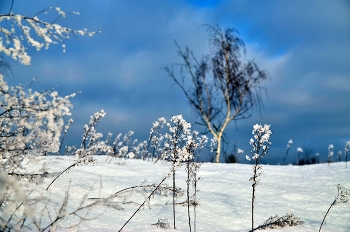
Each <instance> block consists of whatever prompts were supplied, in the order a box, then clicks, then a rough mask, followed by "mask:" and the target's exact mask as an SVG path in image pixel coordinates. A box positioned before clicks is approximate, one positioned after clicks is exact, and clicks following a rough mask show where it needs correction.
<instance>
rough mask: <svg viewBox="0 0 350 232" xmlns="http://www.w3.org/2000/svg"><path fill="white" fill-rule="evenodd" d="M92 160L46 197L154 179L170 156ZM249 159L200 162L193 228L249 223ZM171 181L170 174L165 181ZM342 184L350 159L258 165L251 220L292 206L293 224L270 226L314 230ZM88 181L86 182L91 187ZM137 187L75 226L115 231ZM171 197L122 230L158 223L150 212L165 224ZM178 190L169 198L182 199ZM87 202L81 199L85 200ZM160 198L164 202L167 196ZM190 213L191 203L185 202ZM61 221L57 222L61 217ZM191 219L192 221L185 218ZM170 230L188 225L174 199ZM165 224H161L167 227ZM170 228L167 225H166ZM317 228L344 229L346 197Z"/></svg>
mask: <svg viewBox="0 0 350 232" xmlns="http://www.w3.org/2000/svg"><path fill="white" fill-rule="evenodd" d="M96 158H97V164H96V166H92V165H87V166H78V167H74V168H73V169H71V170H70V171H69V172H68V173H65V174H64V175H63V176H62V177H60V178H59V179H57V181H56V182H55V183H54V184H53V185H52V186H51V187H50V192H52V194H51V199H53V200H54V201H57V202H61V200H62V198H63V196H64V193H65V191H66V190H67V189H68V186H69V181H70V180H71V184H70V191H69V192H70V196H69V201H68V205H69V208H70V209H74V207H77V206H78V205H79V203H80V200H81V198H82V197H83V196H84V194H87V193H88V197H92V198H95V197H108V196H109V195H111V194H113V193H115V192H117V191H120V190H122V189H125V188H128V187H132V186H137V185H141V184H143V185H147V184H158V183H159V182H160V181H161V180H162V179H163V177H164V176H165V175H166V174H167V173H168V172H169V170H170V164H164V163H157V164H154V163H152V162H150V161H140V160H119V159H113V160H112V161H111V162H110V163H108V162H105V160H106V157H105V156H98V157H96ZM38 159H39V160H38V161H37V162H36V163H29V164H28V171H30V170H32V171H34V170H38V169H40V168H41V166H42V163H44V162H47V163H49V164H48V168H49V169H48V172H50V173H52V172H59V171H62V170H64V169H65V168H66V167H68V166H69V165H71V164H72V163H74V160H73V157H58V158H57V157H39V158H38ZM252 174H253V172H252V166H251V165H247V164H212V163H203V164H201V167H200V170H199V172H198V175H199V176H200V177H202V180H200V181H199V182H198V189H199V192H198V194H197V197H198V198H199V199H200V205H199V206H198V207H197V208H196V212H197V213H196V230H197V231H249V230H250V229H251V194H252V187H251V182H249V178H250V177H251V176H252ZM52 179H53V178H46V179H45V180H44V182H43V183H42V184H40V185H37V186H36V188H37V190H39V191H40V188H43V190H42V191H45V190H44V188H46V187H47V185H48V184H49V183H50V182H51V181H52ZM166 183H168V185H171V183H172V182H171V179H168V180H167V181H166ZM176 183H177V186H178V187H181V188H182V189H186V172H185V168H184V166H183V167H182V168H181V169H180V170H179V171H177V173H176ZM338 184H341V185H343V186H344V187H346V188H347V189H349V188H350V167H348V169H345V163H344V162H341V163H332V164H331V165H330V166H328V164H318V165H309V166H270V165H263V174H262V176H261V181H260V183H259V185H258V186H257V192H256V203H255V224H254V225H255V227H256V226H258V225H260V224H263V223H264V222H265V221H266V220H267V219H268V217H270V216H274V215H276V214H278V215H279V216H282V215H285V214H286V213H293V214H294V215H295V216H297V217H299V218H300V220H302V221H304V224H303V225H300V226H297V227H285V228H282V229H276V230H273V231H285V232H287V231H318V229H319V227H320V224H321V222H322V219H323V217H324V215H325V213H326V211H327V209H328V208H329V206H330V205H331V203H332V202H333V201H334V199H335V197H336V196H337V193H338V191H337V185H338ZM91 187H92V189H91ZM148 194H149V192H148V193H147V192H145V191H138V190H134V191H126V192H122V193H120V194H118V195H117V196H116V197H114V198H113V199H110V204H112V202H114V206H118V207H119V210H117V209H116V208H113V207H108V206H106V205H99V206H97V207H96V208H95V209H94V210H93V211H92V212H91V215H98V214H99V213H102V215H100V216H99V217H98V218H97V219H95V220H92V221H85V222H83V224H82V225H81V226H80V227H79V229H80V231H118V230H119V229H120V228H121V227H122V225H123V224H124V223H125V222H126V221H127V219H128V218H129V217H130V216H131V215H132V214H133V213H134V212H135V210H136V209H137V207H138V205H137V204H136V203H142V202H143V200H144V199H145V198H146V197H147V196H148ZM171 200H172V197H171V194H169V196H164V195H163V196H162V195H160V194H156V195H155V196H154V197H152V198H151V201H150V202H149V204H147V205H146V206H145V207H144V208H143V209H142V210H141V211H139V212H138V213H137V214H136V215H135V217H134V218H133V219H132V220H131V221H130V223H129V224H127V225H126V227H125V228H124V229H123V231H164V229H161V228H157V227H156V226H154V225H151V224H155V223H157V222H158V218H160V219H164V218H167V219H168V221H169V224H170V227H171V226H172V224H173V218H172V205H171V204H169V203H170V202H171ZM185 200H186V198H185V196H184V197H181V198H179V199H177V202H184V201H185ZM88 203H89V202H88ZM167 203H168V204H167ZM191 213H192V215H191V217H192V219H193V217H194V215H193V209H191ZM65 223H67V222H62V225H64V224H65ZM193 225H194V222H193V221H192V226H193ZM176 227H177V229H176V231H189V227H188V217H187V207H185V206H181V205H176ZM168 230H169V229H168ZM170 230H171V229H170ZM192 231H193V230H192ZM322 231H344V232H345V231H350V205H345V204H339V205H336V206H335V207H333V208H332V209H331V210H330V213H329V214H328V216H327V219H326V223H325V224H324V225H323V227H322Z"/></svg>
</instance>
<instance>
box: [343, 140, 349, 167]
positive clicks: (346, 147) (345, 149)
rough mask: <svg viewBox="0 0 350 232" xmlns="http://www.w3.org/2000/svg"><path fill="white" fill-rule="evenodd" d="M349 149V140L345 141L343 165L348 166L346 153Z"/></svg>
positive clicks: (347, 153)
mask: <svg viewBox="0 0 350 232" xmlns="http://www.w3.org/2000/svg"><path fill="white" fill-rule="evenodd" d="M349 150H350V141H347V142H346V143H345V148H344V156H345V167H346V168H348V155H349Z"/></svg>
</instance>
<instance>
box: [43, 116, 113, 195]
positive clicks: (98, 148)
mask: <svg viewBox="0 0 350 232" xmlns="http://www.w3.org/2000/svg"><path fill="white" fill-rule="evenodd" d="M105 115H106V113H105V112H104V110H101V111H100V112H96V113H95V114H94V115H93V116H91V117H90V121H89V124H85V125H84V133H83V136H82V142H81V145H80V148H78V149H76V150H74V156H75V162H74V163H73V164H72V165H70V166H69V167H67V168H66V169H65V170H63V171H62V172H61V173H60V174H59V175H57V176H56V178H55V179H53V181H52V182H51V183H50V184H49V185H48V186H47V188H46V190H48V189H49V188H50V186H51V185H52V184H53V182H55V181H56V180H57V179H58V178H59V177H60V176H61V175H62V174H63V173H65V172H67V171H68V170H69V169H71V168H73V167H75V166H79V165H85V164H93V165H95V164H96V160H95V158H94V155H100V154H104V155H107V156H109V155H111V154H113V147H112V146H110V145H108V144H106V142H105V141H104V140H102V137H103V134H102V133H100V132H97V131H96V129H95V127H96V126H97V124H98V123H99V122H100V121H101V120H102V118H103V117H104V116H105Z"/></svg>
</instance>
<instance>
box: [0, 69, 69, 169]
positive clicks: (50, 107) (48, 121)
mask: <svg viewBox="0 0 350 232" xmlns="http://www.w3.org/2000/svg"><path fill="white" fill-rule="evenodd" d="M74 96H75V94H72V95H69V96H65V97H60V96H59V95H58V92H56V91H52V90H49V91H43V92H36V91H32V90H31V89H28V90H25V89H24V86H21V85H18V86H14V87H13V86H8V85H7V83H6V82H5V80H4V78H3V76H2V75H1V74H0V125H1V127H0V165H1V166H2V167H3V169H4V170H6V172H7V173H10V172H15V171H17V170H19V169H21V168H23V167H22V166H21V162H22V160H23V159H24V158H25V157H27V158H32V157H35V156H40V155H46V154H49V153H57V152H58V151H59V147H60V136H61V131H62V129H63V126H64V120H63V118H64V116H66V115H70V114H71V113H70V109H71V108H72V104H71V102H70V98H71V97H74Z"/></svg>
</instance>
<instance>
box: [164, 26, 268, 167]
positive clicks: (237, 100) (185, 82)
mask: <svg viewBox="0 0 350 232" xmlns="http://www.w3.org/2000/svg"><path fill="white" fill-rule="evenodd" d="M208 32H209V34H210V46H211V53H210V54H208V55H207V56H204V57H203V58H202V59H201V60H198V59H197V58H196V57H195V56H194V54H193V52H192V51H191V50H190V49H189V48H188V47H186V48H185V50H182V49H181V48H180V46H179V45H178V44H177V43H176V46H177V48H178V53H179V55H180V56H181V58H182V59H183V61H184V63H183V64H180V67H181V68H180V74H179V76H177V75H176V74H175V72H174V65H172V66H171V67H168V66H166V67H165V68H164V69H165V71H166V72H167V73H168V75H169V76H170V77H171V78H172V79H173V80H174V81H175V83H176V84H177V85H178V86H179V87H180V88H181V90H182V91H183V92H184V94H185V96H186V97H187V99H188V100H189V102H190V105H191V106H192V107H193V109H194V111H195V112H196V113H197V114H198V116H199V119H200V120H199V122H197V123H198V124H200V125H203V126H205V127H206V129H207V131H206V132H210V133H211V134H212V135H213V136H214V138H215V139H216V140H217V142H218V148H217V152H216V156H215V161H216V163H219V162H220V153H221V148H222V145H223V137H224V132H225V129H226V128H227V126H228V124H229V123H230V122H231V121H234V120H239V119H247V118H249V117H250V116H251V112H252V109H253V108H254V107H255V106H257V107H258V108H259V109H260V107H261V104H262V99H261V91H260V90H261V89H262V82H264V81H265V80H266V79H267V77H268V73H267V71H265V70H261V69H260V68H259V67H258V65H257V63H256V62H255V61H254V60H251V61H247V60H246V58H245V44H244V42H243V41H242V40H241V39H240V38H239V37H238V36H237V34H238V33H237V31H236V30H235V29H227V30H226V31H222V30H221V28H220V27H219V26H208Z"/></svg>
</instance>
